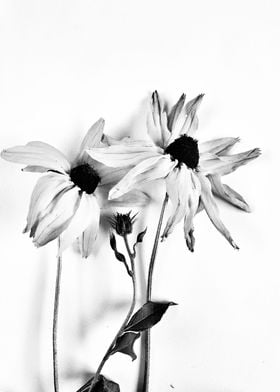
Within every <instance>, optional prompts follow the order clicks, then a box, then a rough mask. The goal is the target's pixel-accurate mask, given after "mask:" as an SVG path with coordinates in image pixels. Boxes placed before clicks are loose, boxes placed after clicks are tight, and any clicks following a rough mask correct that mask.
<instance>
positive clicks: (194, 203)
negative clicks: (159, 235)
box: [184, 172, 201, 252]
mask: <svg viewBox="0 0 280 392" xmlns="http://www.w3.org/2000/svg"><path fill="white" fill-rule="evenodd" d="M191 179H192V191H191V192H189V200H188V211H187V213H186V215H185V219H184V233H185V239H186V242H187V245H188V248H189V249H190V250H191V249H192V250H191V251H192V252H193V247H194V237H193V235H192V234H193V218H194V216H195V215H196V214H197V211H198V207H199V200H200V194H201V185H200V181H199V180H198V178H197V177H196V175H195V174H194V173H192V172H191Z"/></svg>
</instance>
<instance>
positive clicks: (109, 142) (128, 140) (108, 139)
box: [102, 135, 153, 147]
mask: <svg viewBox="0 0 280 392" xmlns="http://www.w3.org/2000/svg"><path fill="white" fill-rule="evenodd" d="M102 143H103V144H104V145H105V146H114V145H120V144H122V145H123V144H125V145H128V146H141V147H143V146H146V147H153V143H152V142H150V141H148V140H143V139H133V138H132V137H131V136H125V137H123V138H122V139H116V138H114V137H112V136H109V135H103V138H102Z"/></svg>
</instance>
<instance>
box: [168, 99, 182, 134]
mask: <svg viewBox="0 0 280 392" xmlns="http://www.w3.org/2000/svg"><path fill="white" fill-rule="evenodd" d="M185 99H186V94H182V95H181V97H180V98H179V99H178V101H177V102H176V103H175V105H174V106H173V107H172V109H171V111H170V114H169V116H168V128H169V129H170V131H171V132H172V130H173V129H174V127H175V124H176V122H177V120H178V117H179V116H180V114H181V112H182V109H183V106H184V104H185Z"/></svg>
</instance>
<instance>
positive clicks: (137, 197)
mask: <svg viewBox="0 0 280 392" xmlns="http://www.w3.org/2000/svg"><path fill="white" fill-rule="evenodd" d="M149 200H150V198H149V196H148V195H147V193H145V192H143V191H141V190H140V189H134V190H132V191H129V192H128V193H126V194H125V195H123V196H121V197H119V198H117V199H113V200H105V201H104V202H103V205H102V208H112V207H114V208H116V207H142V206H145V205H146V204H148V202H149Z"/></svg>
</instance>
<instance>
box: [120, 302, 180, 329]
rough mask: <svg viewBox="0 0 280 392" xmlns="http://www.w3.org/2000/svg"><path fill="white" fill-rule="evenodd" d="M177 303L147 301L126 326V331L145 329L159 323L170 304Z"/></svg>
mask: <svg viewBox="0 0 280 392" xmlns="http://www.w3.org/2000/svg"><path fill="white" fill-rule="evenodd" d="M172 305H177V304H176V303H174V302H152V301H148V302H146V303H145V304H144V305H143V306H142V307H141V308H140V309H139V310H138V311H137V312H136V313H134V315H133V316H132V317H131V319H130V321H129V323H128V324H127V326H126V327H125V331H133V332H138V331H145V330H146V329H149V328H151V327H153V326H154V325H155V324H157V323H158V322H159V321H160V320H161V318H162V316H163V315H164V313H165V312H166V310H167V309H168V308H169V306H172Z"/></svg>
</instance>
